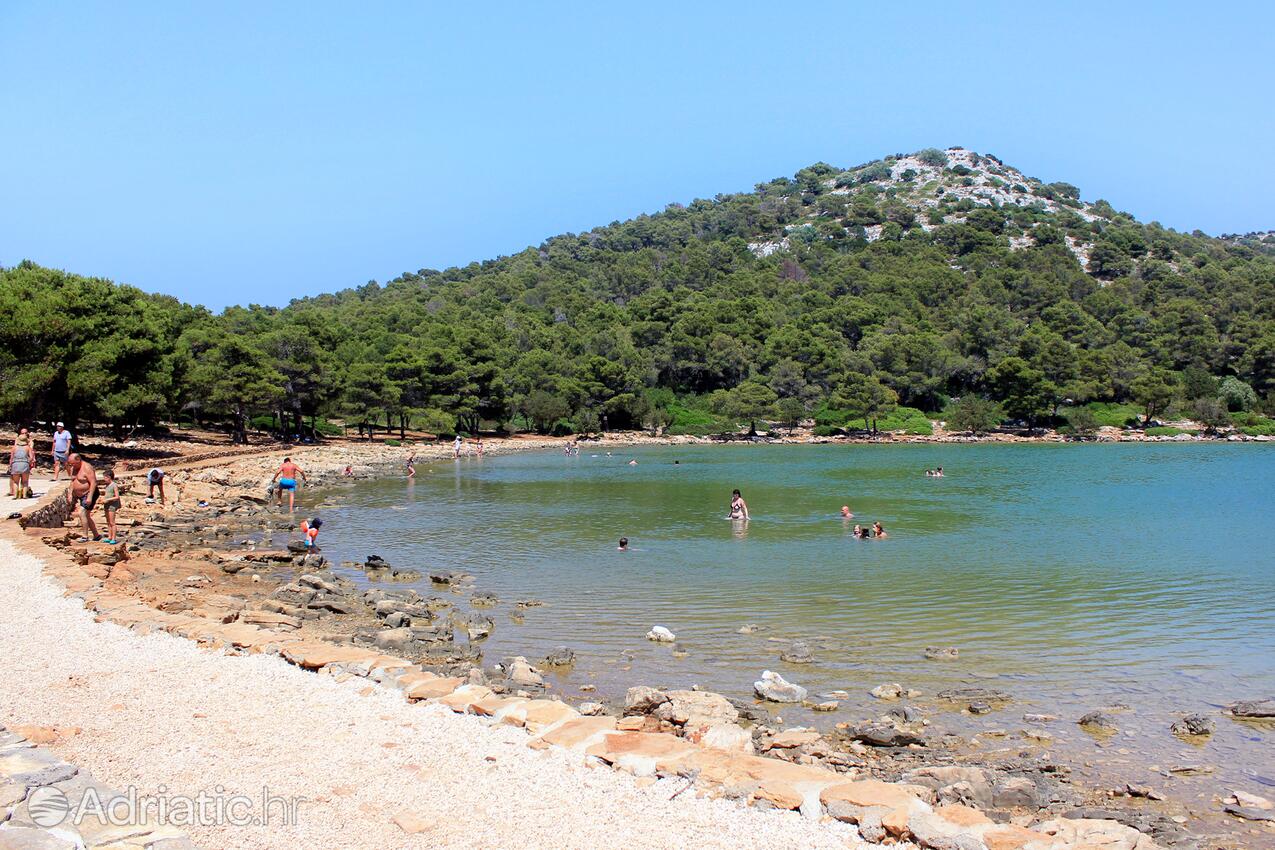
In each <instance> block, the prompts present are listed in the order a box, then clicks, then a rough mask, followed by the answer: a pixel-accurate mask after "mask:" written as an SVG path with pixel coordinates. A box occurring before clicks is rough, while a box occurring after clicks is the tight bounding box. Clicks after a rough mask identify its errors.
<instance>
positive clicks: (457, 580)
mask: <svg viewBox="0 0 1275 850" xmlns="http://www.w3.org/2000/svg"><path fill="white" fill-rule="evenodd" d="M636 442H638V441H636V440H624V441H616V442H609V443H600V444H597V445H608V446H625V445H634V444H635V443H636ZM640 442H653V440H649V439H644V440H641V441H640ZM660 442H663V441H660ZM560 446H561V441H522V440H520V441H516V443H514V444H511V445H501V444H493V445H489V446H488V451H489V452H490V453H492V454H499V453H501V452H503V451H512V450H526V449H541V448H549V447H560ZM409 453H414V454H415V455H416V456H417V458H418V460H426V459H429V458H432V457H448V456H450V447H429V448H427V449H422V448H421V447H419V446H417V447H411V448H408V447H403V448H395V449H391V448H388V447H384V446H380V445H377V446H371V447H367V446H342V447H321V448H305V449H298V450H295V451H294V452H293V456H294V458H296V459H297V460H298V461H299V462H300V463H301V464H302V466H303V467H304V468H305V469H306V472H307V475H308V476H309V477H310V478H311V480H312V482H313V483H315V484H333V483H338V482H343V481H348V480H349V479H348V478H347V477H346V476H345V475H344V474H343V471H344V469H345V468H346V466H350V467H352V470H353V472H354V474H355V477H361V478H366V477H372V476H376V475H378V474H382V473H383V472H386V471H388V470H394V471H396V472H398V471H401V469H402V465H403V461H404V459H405V458H406V457H407V456H408V455H409ZM276 460H277V458H273V457H272V458H270V460H269V462H267V461H266V460H265V459H263V458H261V457H253V458H247V457H245V458H241V459H235V460H230V461H228V462H227V463H226V464H224V465H220V464H219V465H218V466H216V467H212V468H206V469H202V470H198V471H190V472H184V471H179V470H170V478H169V481H170V482H171V485H170V486H171V491H170V496H171V497H172V498H170V500H169V502H170V503H169V505H168V506H166V507H163V508H161V507H159V506H156V505H148V504H145V503H144V502H143V501H142V500H141V498H140V495H138V494H137V493H132V494H129V495H127V496H126V499H125V511H124V513H123V516H124V517H126V518H130V517H131V518H133V520H132V522H133V525H132V527H131V528H130V529H129V535H128V538H127V540H128V543H127V545H121V546H118V547H115V548H113V549H106V548H104V547H98V546H86V545H83V544H77V543H75V541H74V536H73V535H72V534H70V533H66V532H63V533H53V534H50V533H49V532H47V531H44V532H40V531H37V530H36V529H35V528H34V527H32V528H30V529H29V530H28V534H29V535H33V536H39V537H41V538H42V539H43V541H44V542H45V543H46V544H48V545H50V546H52V547H54V548H55V549H58V550H60V551H61V552H62V553H63V554H64V555H65V556H67V557H66V559H65V560H64V561H63V565H62V567H60V568H59V569H57V570H51V572H52V573H53V574H54V575H56V576H57V577H58V578H59V579H60V580H62V581H63V582H64V583H65V584H66V586H67V589H68V592H70V593H73V594H75V595H77V596H79V597H80V598H83V599H84V601H85V603H86V604H87V605H88V606H89V607H90V608H92V609H93V610H95V611H97V612H98V613H99V616H101V617H104V618H106V619H110V620H112V621H115V622H121V623H123V624H126V625H130V626H133V627H135V628H141V629H156V628H158V629H163V630H165V631H170V632H172V633H175V634H182V635H185V636H187V637H191V638H193V639H195V640H197V641H199V642H201V643H203V644H206V645H210V646H213V647H217V648H221V649H223V650H224V651H228V652H235V653H254V652H268V653H277V654H279V655H280V656H282V657H283V658H285V659H287V660H289V661H291V662H292V663H294V664H297V665H298V666H301V667H303V668H305V669H315V670H319V671H321V672H324V673H326V674H329V675H334V676H362V677H366V678H369V679H370V680H373V681H376V682H379V683H381V684H383V685H386V686H389V687H393V688H396V689H398V690H401V691H402V692H403V694H404V696H405V697H406V698H407V699H408V700H411V701H420V700H429V701H438V702H441V703H442V704H443V705H446V706H448V707H449V708H451V709H453V710H455V711H458V712H468V713H474V714H479V715H482V716H489V717H493V718H495V719H496V720H497V721H499V722H505V723H512V724H514V725H519V726H523V727H524V728H527V729H528V731H530V732H532V733H533V735H535V737H533V739H532V742H531V743H532V746H533V747H539V746H550V745H558V746H565V747H567V748H569V749H572V750H574V751H578V752H581V753H583V754H585V755H586V756H587V757H591V758H596V759H599V760H601V761H603V762H607V763H610V764H614V765H616V766H618V767H621V768H623V769H627V770H629V771H630V772H633V773H635V774H638V775H639V776H681V777H685V778H688V779H689V782H688V784H687V787H688V788H690V787H692V786H694V788H695V790H696V792H697V793H701V794H706V795H709V796H724V797H728V798H731V799H739V800H741V801H743V802H747V803H751V804H753V805H759V806H764V807H770V806H773V807H779V808H789V809H796V810H800V811H801V812H802V813H803V814H806V815H807V816H810V817H828V818H833V819H836V820H841V821H844V822H847V823H852V824H857V826H858V828H859V831H860V833H861V834H862V835H863V836H864V837H865V838H866V839H868V840H871V841H880V840H910V841H914V842H915V843H917V844H918V845H919V846H923V847H932V848H947V847H966V846H970V847H975V846H983V847H987V848H1004V850H1009V848H1016V847H1026V848H1029V850H1037V848H1046V847H1048V848H1058V850H1061V848H1072V847H1082V846H1091V845H1092V846H1102V847H1112V848H1116V847H1128V848H1137V850H1145V849H1146V848H1152V847H1156V846H1182V847H1212V846H1219V847H1220V846H1224V845H1223V844H1217V845H1214V844H1209V843H1201V841H1202V840H1203V841H1205V842H1207V841H1209V840H1212V839H1209V838H1205V837H1203V835H1208V834H1212V833H1215V831H1216V830H1217V829H1218V821H1217V820H1216V819H1215V820H1212V821H1210V822H1207V823H1203V822H1199V821H1198V820H1197V819H1195V818H1194V817H1192V816H1189V815H1188V814H1187V813H1186V810H1185V809H1184V808H1183V807H1182V806H1180V805H1177V804H1174V803H1172V802H1169V801H1164V800H1160V799H1156V798H1157V797H1159V796H1160V795H1159V794H1158V793H1156V791H1155V789H1147V788H1142V787H1137V786H1127V787H1125V788H1123V789H1099V788H1081V787H1079V785H1078V784H1077V783H1075V782H1073V780H1072V776H1071V770H1070V768H1069V767H1068V765H1066V764H1064V763H1060V762H1058V761H1057V760H1055V759H1054V758H1052V757H1051V756H1050V755H1049V753H1048V751H1047V750H1045V749H1043V748H1032V747H1030V746H1026V747H1024V746H1021V745H1020V746H1018V747H1010V748H1009V749H1008V750H1002V751H999V754H996V755H992V754H989V753H987V752H986V751H982V750H972V749H970V748H967V747H964V746H963V744H964V742H961V741H950V740H946V739H943V740H937V741H936V740H932V739H931V736H928V735H927V734H926V726H927V725H928V721H926V719H925V718H924V717H922V716H921V715H920V714H919V713H918V712H917V711H916V709H915V708H913V707H911V706H902V705H901V706H899V707H898V708H891V709H889V710H887V711H885V712H884V713H882V714H881V715H880V716H879V717H877V718H875V719H872V720H869V721H866V722H863V723H843V724H837V729H836V730H835V731H833V732H828V733H821V732H819V731H818V730H815V729H807V728H772V727H771V726H769V725H768V723H770V722H771V721H770V716H769V715H768V714H767V713H766V712H760V711H757V710H756V706H755V705H746V704H740V703H739V702H732V701H730V700H728V699H726V698H725V697H723V696H721V695H718V694H713V693H710V692H704V691H696V690H670V691H657V690H655V689H652V688H645V687H641V686H639V687H634V688H630V689H629V690H628V692H627V693H626V694H625V696H624V699H623V701H622V702H621V701H620V700H618V699H616V700H614V702H612V703H611V704H608V703H607V702H606V701H603V700H599V699H597V697H596V695H595V694H593V693H591V692H589V691H586V692H584V693H583V694H570V695H563V697H565V698H566V699H565V700H564V699H563V698H562V697H558V696H553V695H551V694H549V693H547V688H546V684H545V679H544V676H543V675H542V671H543V670H545V669H549V668H555V667H561V666H569V665H570V664H571V663H572V660H573V659H572V654H571V652H570V650H568V649H566V648H563V649H562V650H561V651H558V652H555V653H552V654H550V655H549V656H548V657H546V658H544V659H537V660H535V661H534V662H530V661H528V659H526V658H525V657H522V656H512V657H507V658H502V659H500V660H499V661H498V663H496V664H492V665H488V666H486V667H484V666H483V664H482V652H481V641H482V639H483V638H484V637H485V636H486V634H487V633H489V632H490V630H491V628H492V627H493V625H494V624H493V623H492V620H491V618H490V616H489V614H488V612H489V611H490V609H491V607H492V606H493V605H495V604H497V603H498V602H499V600H495V599H494V598H493V597H491V596H490V595H488V594H484V593H482V592H481V591H479V590H478V589H477V588H476V587H475V585H474V582H473V579H472V577H470V576H467V575H465V574H463V573H457V572H436V573H434V574H431V575H430V576H429V579H430V581H431V586H432V587H433V588H434V590H435V591H436V592H435V593H433V594H432V595H429V596H422V595H421V594H420V593H419V592H417V591H415V590H412V589H408V588H402V587H396V586H395V585H396V584H397V583H399V582H402V581H418V580H420V579H421V578H422V576H420V575H419V574H417V573H415V572H414V571H412V570H410V569H402V568H398V567H396V566H395V565H392V564H388V563H386V562H385V561H383V560H380V559H378V558H375V557H369V558H368V559H367V560H366V561H364V562H363V563H361V564H345V565H342V566H343V567H344V568H345V569H346V570H350V569H358V570H360V571H361V572H363V573H364V574H365V575H366V577H367V579H368V581H369V582H370V583H371V584H370V587H368V589H366V590H363V589H361V588H360V587H359V586H357V585H355V583H354V582H352V581H351V580H350V579H349V578H347V577H345V576H343V575H342V574H340V573H339V572H337V571H336V570H335V569H334V565H332V564H330V563H328V562H327V561H326V559H325V558H324V557H323V556H322V554H307V553H305V551H304V547H303V546H300V544H299V543H298V542H297V541H285V544H284V545H282V546H278V547H276V546H274V538H275V537H276V536H279V537H286V536H288V535H289V534H290V532H291V531H292V530H293V527H294V524H295V519H294V518H292V517H289V516H287V515H286V514H280V513H278V512H277V511H274V510H272V509H270V508H268V507H267V506H266V505H265V504H264V503H265V483H266V482H267V481H268V480H269V477H270V474H271V473H272V470H273V468H274V467H273V466H272V465H270V464H271V463H273V462H274V461H276ZM141 517H145V519H141ZM288 544H291V545H288ZM537 604H538V603H537V600H534V599H522V600H516V601H515V611H519V610H521V611H525V610H527V609H530V608H534V607H537ZM458 634H459V635H462V636H463V637H464V638H465V640H463V641H458V640H456V636H457V635H458ZM657 638H658V636H657ZM934 650H935V653H936V655H941V654H942V653H944V652H949V651H951V650H949V649H948V648H937V647H936V648H934ZM788 652H789V653H796V654H797V655H799V654H800V652H801V648H800V647H796V646H794V647H790V649H789V650H788ZM807 653H808V650H807ZM586 687H588V686H586ZM891 687H893V688H895V689H897V690H898V691H899V693H894V692H893V691H892V690H891ZM883 688H884V690H882V692H881V694H875V693H874V696H879V697H880V698H882V699H885V700H886V701H892V700H893V699H895V698H897V697H898V696H902V695H906V692H905V691H904V690H903V689H902V688H898V686H883ZM756 691H757V696H758V697H759V698H761V699H765V700H771V701H776V702H780V703H784V702H806V703H809V704H810V705H811V707H813V708H816V709H819V708H820V705H821V704H822V705H823V706H824V707H825V708H827V707H829V704H830V703H833V702H836V699H835V697H836V695H835V694H832V695H822V696H821V697H820V699H815V700H812V699H808V697H809V695H808V694H805V693H804V689H800V688H797V687H795V686H791V685H789V683H787V682H785V681H784V680H783V679H782V677H780V676H778V675H773V674H772V675H769V676H764V677H763V679H762V680H761V681H759V682H758V683H757V685H756ZM547 697H552V698H547ZM823 697H832V699H823ZM938 698H939V699H942V700H945V701H947V702H950V703H953V704H956V705H959V706H961V707H962V708H963V710H968V711H970V712H971V713H980V712H981V711H982V709H983V707H984V706H989V707H990V706H991V705H994V704H997V703H1002V702H1004V701H1005V700H1006V699H1007V698H1008V695H1006V694H1002V693H999V692H997V691H994V690H989V689H968V690H967V691H961V692H959V693H958V692H955V691H954V692H950V693H943V694H939V695H938ZM820 700H822V703H821V702H820ZM830 707H831V708H834V709H835V708H836V706H835V705H831V706H830ZM1249 709H1251V710H1252V711H1255V712H1258V713H1259V714H1260V712H1262V711H1265V710H1267V709H1265V708H1263V706H1262V704H1260V703H1259V704H1256V705H1254V706H1240V707H1239V710H1240V711H1248V710H1249ZM1028 717H1029V716H1025V717H1024V721H1025V722H1027V723H1029V724H1033V723H1035V724H1040V723H1044V722H1048V721H1047V720H1046V719H1044V718H1043V717H1037V719H1036V720H1035V721H1032V720H1029V719H1028ZM1103 719H1104V718H1103V717H1101V716H1097V717H1092V718H1088V725H1091V726H1097V727H1101V726H1102V721H1103ZM1189 720H1190V719H1189V718H1188V719H1185V720H1184V723H1188V726H1187V727H1184V731H1185V732H1186V733H1187V734H1200V733H1203V732H1205V731H1206V729H1207V722H1208V719H1207V718H1202V719H1197V720H1196V721H1195V723H1196V725H1194V726H1191V725H1190V724H1189ZM1039 734H1041V735H1042V736H1047V735H1048V733H1047V732H1041V733H1039ZM1027 743H1030V741H1029V742H1027ZM1117 792H1118V793H1117ZM1257 800H1258V801H1259V802H1257V803H1253V802H1252V801H1249V803H1248V804H1246V803H1245V802H1244V801H1243V800H1241V799H1239V798H1236V799H1234V800H1233V801H1232V802H1231V803H1229V804H1227V805H1229V806H1230V807H1231V808H1232V809H1236V808H1238V809H1239V810H1241V811H1240V812H1238V813H1237V812H1235V811H1232V812H1230V814H1231V816H1233V817H1240V818H1242V817H1244V816H1245V813H1247V814H1249V815H1254V817H1253V818H1252V819H1251V820H1250V821H1246V822H1255V823H1259V826H1260V822H1262V821H1263V820H1266V819H1265V818H1264V817H1262V816H1261V814H1260V813H1261V812H1264V811H1267V810H1265V809H1262V808H1261V803H1262V802H1265V801H1261V798H1257ZM1201 829H1202V830H1203V835H1202V834H1201V831H1200V830H1201ZM1258 835H1259V838H1260V833H1259V834H1258ZM1234 837H1235V838H1240V836H1234ZM1246 840H1248V839H1247V838H1240V843H1231V844H1226V845H1225V846H1246V845H1245V844H1244V843H1243V842H1244V841H1246ZM962 842H964V843H962ZM1252 846H1255V847H1256V846H1260V843H1257V842H1256V841H1255V842H1254V843H1253V844H1252Z"/></svg>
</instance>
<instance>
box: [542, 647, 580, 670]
mask: <svg viewBox="0 0 1275 850" xmlns="http://www.w3.org/2000/svg"><path fill="white" fill-rule="evenodd" d="M575 660H576V654H575V652H573V651H572V650H571V649H570V647H566V646H560V647H558V648H557V649H555V650H553V651H552V652H550V653H549V654H548V655H546V656H545V660H544V663H545V664H546V665H548V666H550V667H566V666H568V665H571V664H574V663H575Z"/></svg>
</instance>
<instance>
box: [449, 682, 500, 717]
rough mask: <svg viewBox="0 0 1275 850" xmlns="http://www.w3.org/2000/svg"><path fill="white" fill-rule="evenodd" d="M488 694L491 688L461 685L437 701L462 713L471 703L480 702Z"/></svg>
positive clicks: (489, 694)
mask: <svg viewBox="0 0 1275 850" xmlns="http://www.w3.org/2000/svg"><path fill="white" fill-rule="evenodd" d="M489 696H491V688H488V687H484V686H483V685H463V686H462V687H459V688H457V689H456V690H454V691H452V692H451V693H450V694H448V695H446V696H443V697H439V698H438V702H439V703H441V704H442V705H445V706H447V707H448V708H450V709H451V710H452V711H455V712H456V713H458V714H464V713H465V712H466V711H468V710H469V707H470V706H471V705H473V704H474V703H476V702H481V701H482V700H485V699H487V698H488V697H489Z"/></svg>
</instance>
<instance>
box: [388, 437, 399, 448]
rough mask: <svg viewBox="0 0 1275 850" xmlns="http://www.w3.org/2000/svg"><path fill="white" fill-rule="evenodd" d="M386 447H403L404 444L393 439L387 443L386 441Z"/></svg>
mask: <svg viewBox="0 0 1275 850" xmlns="http://www.w3.org/2000/svg"><path fill="white" fill-rule="evenodd" d="M385 445H387V446H390V447H397V446H401V445H403V444H402V443H400V442H399V441H398V440H395V439H394V438H393V437H391V438H390V439H388V440H386V441H385Z"/></svg>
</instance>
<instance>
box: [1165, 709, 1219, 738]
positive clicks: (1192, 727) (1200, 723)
mask: <svg viewBox="0 0 1275 850" xmlns="http://www.w3.org/2000/svg"><path fill="white" fill-rule="evenodd" d="M1169 729H1170V730H1171V731H1172V732H1173V734H1174V735H1186V736H1195V737H1200V736H1203V735H1212V734H1213V729H1214V724H1213V720H1212V718H1209V717H1205V716H1204V715H1203V714H1188V715H1187V716H1186V717H1183V718H1182V719H1181V720H1175V721H1173V725H1172V726H1170V727H1169Z"/></svg>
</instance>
